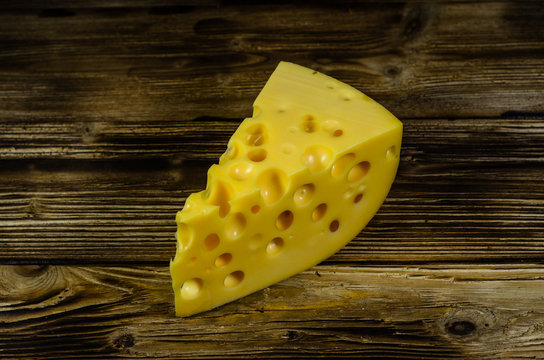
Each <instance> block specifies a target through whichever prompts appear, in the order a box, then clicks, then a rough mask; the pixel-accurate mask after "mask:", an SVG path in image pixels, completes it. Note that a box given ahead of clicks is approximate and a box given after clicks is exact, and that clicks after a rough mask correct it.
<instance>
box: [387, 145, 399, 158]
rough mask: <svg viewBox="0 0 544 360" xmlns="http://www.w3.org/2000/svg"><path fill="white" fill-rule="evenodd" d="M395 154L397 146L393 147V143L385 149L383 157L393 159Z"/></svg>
mask: <svg viewBox="0 0 544 360" xmlns="http://www.w3.org/2000/svg"><path fill="white" fill-rule="evenodd" d="M396 155H397V148H396V147H395V145H393V146H391V147H389V149H387V152H386V153H385V157H386V158H387V159H388V160H393V159H394V158H395V157H396Z"/></svg>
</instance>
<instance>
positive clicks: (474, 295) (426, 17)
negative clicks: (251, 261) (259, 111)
mask: <svg viewBox="0 0 544 360" xmlns="http://www.w3.org/2000/svg"><path fill="white" fill-rule="evenodd" d="M543 18H544V5H543V3H542V2H539V1H486V2H464V1H461V2H458V1H456V2H452V1H437V2H419V1H405V2H398V1H386V2H380V3H376V2H373V1H367V0H361V1H335V2H331V1H325V0H319V1H316V2H312V3H289V2H274V1H266V0H263V1H255V2H245V1H237V0H229V1H216V0H209V1H184V2H183V4H181V3H180V2H179V1H172V0H158V1H148V0H131V1H127V0H117V1H115V2H111V1H104V0H91V1H85V2H82V1H80V0H75V1H70V2H67V1H65V0H50V1H47V2H37V1H35V0H30V1H25V2H10V3H7V2H3V3H1V4H0V264H1V265H0V358H2V359H38V358H43V359H62V358H88V359H104V358H134V359H161V358H177V359H198V358H200V359H204V358H206V359H235V358H245V359H248V358H269V359H317V358H358V359H463V360H464V359H468V360H472V359H490V360H491V359H528V358H531V359H544V336H543V332H542V326H543V324H544V305H543V304H544V303H543V302H542V299H543V298H544V283H543V282H544V267H543V266H542V261H543V260H544V236H543V234H544V171H543V170H544V166H543V165H544V164H543V162H544V102H543V101H542V94H544V76H542V75H543V74H544V62H543V61H542V58H543V56H544V28H543V27H542V19H543ZM280 60H287V61H292V62H295V63H299V64H301V65H305V66H308V67H311V68H314V69H316V70H318V71H321V72H324V73H326V74H328V75H331V76H333V77H335V78H337V79H339V80H341V81H344V82H346V83H348V84H350V85H353V86H354V87H356V88H357V89H359V90H361V91H363V92H365V93H366V94H368V95H369V96H371V97H372V98H374V99H375V100H377V101H379V102H380V103H381V104H383V105H384V106H385V107H386V108H388V109H389V110H391V111H392V112H393V113H394V114H395V115H397V116H398V117H399V118H400V119H401V120H402V121H403V123H404V137H403V147H402V152H401V163H400V167H399V171H398V175H397V178H396V180H395V183H394V185H393V188H392V189H391V192H390V194H389V196H388V198H387V199H386V201H385V203H384V205H383V206H382V208H381V209H380V211H379V212H378V214H377V215H376V216H375V217H374V219H373V220H372V221H371V222H370V223H369V225H368V226H367V227H366V228H365V230H364V231H363V232H362V233H361V234H359V235H358V236H357V237H356V238H355V239H354V240H353V241H351V242H350V243H349V244H348V245H347V246H346V247H345V248H344V249H342V250H341V251H340V252H338V253H337V254H335V255H334V256H332V257H331V258H330V259H328V260H327V261H325V262H324V263H322V264H320V265H318V266H315V267H313V268H312V269H309V270H308V271H305V272H303V273H301V274H298V275H296V276H294V277H292V278H290V279H287V280H285V281H283V282H281V283H279V284H276V285H274V286H272V287H270V288H267V289H264V290H262V291H259V292H256V293H254V294H252V295H250V296H247V297H245V298H243V299H240V300H238V301H235V302H233V303H230V304H227V305H225V306H223V307H220V308H218V309H214V310H212V311H209V312H205V313H202V314H197V315H195V316H193V317H190V318H186V319H180V318H175V317H174V311H173V296H172V295H173V293H172V289H171V282H170V278H169V274H168V269H167V265H168V261H169V260H170V258H171V257H172V256H173V254H174V251H175V240H174V236H173V233H174V231H175V223H174V216H175V213H176V211H177V210H179V209H181V207H182V205H183V202H184V200H185V198H186V196H187V195H188V194H189V193H191V192H194V191H198V190H201V189H202V188H203V187H204V186H205V184H206V178H205V177H206V170H207V168H208V167H209V166H210V165H211V164H212V163H213V162H215V161H216V159H217V158H218V156H219V155H220V154H221V153H222V152H223V151H224V149H225V147H226V142H227V139H228V138H229V136H230V135H231V134H232V133H233V132H234V130H235V129H236V127H237V126H238V124H239V123H240V121H241V120H242V119H243V118H244V117H247V116H250V114H251V105H252V102H253V100H254V98H255V96H256V95H257V94H258V92H259V90H260V89H261V88H262V86H263V85H264V83H265V81H266V79H267V78H268V77H269V75H270V73H271V71H272V70H273V69H274V67H275V66H276V64H277V63H278V61H280Z"/></svg>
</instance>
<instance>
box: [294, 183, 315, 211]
mask: <svg viewBox="0 0 544 360" xmlns="http://www.w3.org/2000/svg"><path fill="white" fill-rule="evenodd" d="M314 192H315V185H314V184H304V185H302V186H301V187H299V188H298V189H296V190H295V193H294V194H293V201H294V203H295V205H297V206H304V205H306V204H308V203H309V202H310V201H311V200H312V197H313V196H314Z"/></svg>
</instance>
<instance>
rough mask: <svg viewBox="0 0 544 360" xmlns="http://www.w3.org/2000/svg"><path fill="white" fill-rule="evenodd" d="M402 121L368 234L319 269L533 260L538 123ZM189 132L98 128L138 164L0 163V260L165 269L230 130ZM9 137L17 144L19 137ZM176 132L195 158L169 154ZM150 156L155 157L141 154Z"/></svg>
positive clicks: (205, 124)
mask: <svg viewBox="0 0 544 360" xmlns="http://www.w3.org/2000/svg"><path fill="white" fill-rule="evenodd" d="M404 124H405V133H404V139H403V149H402V154H401V155H402V156H401V157H402V159H401V164H400V167H399V171H398V174H397V178H396V180H395V184H394V186H393V188H392V190H391V193H390V194H389V196H388V198H387V200H386V201H385V204H384V205H383V207H382V208H381V210H380V211H379V213H378V214H377V215H376V217H375V218H374V219H373V220H372V221H371V223H370V224H369V225H368V226H367V228H366V229H365V230H364V231H363V232H362V233H361V234H360V235H359V236H358V237H357V238H356V239H354V240H353V241H352V242H351V243H350V244H349V245H348V246H347V247H346V248H345V249H343V250H342V251H341V252H340V253H338V254H336V255H335V256H334V257H333V258H331V259H330V261H332V262H376V261H387V262H399V261H400V262H402V261H424V262H436V261H463V262H464V261H478V260H483V259H485V260H486V261H491V260H493V261H505V260H508V261H516V262H517V261H526V260H527V259H534V260H541V259H542V256H543V254H544V237H543V235H542V234H543V233H544V231H543V229H544V217H543V216H544V187H543V184H544V181H543V180H544V173H543V172H542V162H543V159H544V157H543V156H542V154H544V148H543V146H544V125H543V124H544V122H543V121H542V119H540V118H537V119H518V118H515V117H514V116H513V115H512V116H511V117H510V118H500V119H455V120H444V119H409V120H406V121H404ZM199 125H200V127H199V128H196V127H193V128H192V129H193V130H188V129H187V127H184V126H179V127H177V128H176V129H177V130H175V131H174V130H173V128H168V127H166V126H165V125H164V124H160V125H156V126H153V127H152V126H149V125H148V126H147V127H144V126H141V127H138V129H139V130H138V131H139V133H138V134H137V135H135V134H134V132H133V129H134V127H132V126H127V127H122V126H119V124H110V126H109V127H106V124H104V126H103V127H102V131H104V132H106V133H108V135H101V136H103V137H104V138H111V137H114V136H116V140H112V141H110V142H109V144H110V145H108V146H111V147H113V145H114V144H126V143H127V142H128V140H126V141H124V140H122V139H123V138H131V137H132V138H135V139H133V140H134V141H133V143H134V145H133V146H135V147H139V148H140V153H141V154H142V155H141V156H142V158H141V159H140V160H131V159H125V160H119V158H123V154H122V152H121V151H119V150H116V151H117V154H116V155H115V159H110V160H107V161H106V160H104V159H102V160H100V161H98V160H81V159H79V160H78V159H73V160H68V159H65V160H54V159H51V160H45V159H44V160H31V159H28V160H25V161H21V160H19V161H17V160H15V159H11V160H2V161H0V164H3V165H4V166H2V168H1V169H0V199H2V202H0V235H1V236H2V238H3V242H2V243H1V244H0V248H2V250H3V251H1V252H0V261H4V262H10V261H23V262H32V261H35V260H52V261H57V262H59V261H61V262H68V263H70V262H74V261H84V262H86V263H89V262H96V261H99V262H105V263H120V262H124V261H129V262H163V261H164V262H165V261H168V260H169V259H170V258H171V257H172V256H173V254H174V249H175V241H174V240H173V233H174V231H175V224H174V216H175V213H176V212H177V211H178V210H180V209H181V207H182V205H183V202H184V200H185V197H186V196H187V195H188V194H190V193H191V192H194V191H199V190H202V189H203V188H204V187H205V184H206V171H207V168H208V167H209V165H210V164H211V162H209V161H208V160H206V158H207V157H208V156H209V157H211V156H214V157H215V158H217V157H218V156H219V154H220V153H221V152H222V151H223V149H224V147H225V146H226V141H227V139H228V136H230V133H232V132H233V131H234V129H235V127H236V126H237V122H235V121H228V122H219V121H216V120H209V119H201V120H200V122H199ZM46 127H47V126H46ZM13 128H16V126H14V127H13ZM13 128H12V131H15V130H13ZM197 129H200V130H197ZM208 129H209V130H208ZM43 132H44V133H45V131H43ZM18 134H19V135H18V136H17V137H18V138H23V137H24V136H25V133H24V131H23V130H22V129H21V130H20V132H18ZM178 136H179V138H180V143H179V144H181V146H187V147H186V149H187V150H188V151H189V152H191V153H192V156H189V157H197V156H200V158H199V159H198V161H196V160H193V161H186V160H183V158H184V156H181V155H179V154H177V155H176V151H175V149H176V147H177V146H178V145H177V144H176V142H175V139H176V137H178ZM54 138H57V139H61V141H62V139H66V138H69V137H68V136H66V135H63V134H61V133H59V134H57V135H56V136H55V135H53V134H51V139H54ZM183 138H185V139H186V140H185V141H183V140H182V139H183ZM145 139H152V140H153V141H156V145H154V146H155V147H154V149H155V150H149V151H147V150H146V148H145V146H141V145H136V144H138V143H140V144H141V143H143V142H144V141H146V140H145ZM205 139H211V140H210V141H206V140H205ZM187 144H190V145H187ZM210 144H211V145H210ZM213 144H216V146H215V148H216V149H217V150H213V149H214V147H213ZM206 148H208V152H205V151H206ZM89 151H91V153H92V150H91V149H89ZM161 151H162V152H163V155H164V157H163V158H158V159H155V158H153V157H152V156H153V155H156V153H157V152H161ZM53 158H54V157H53ZM146 159H147V160H146ZM204 160H205V161H204ZM111 249H115V250H117V251H109V250H111ZM144 249H148V250H146V251H143V250H144Z"/></svg>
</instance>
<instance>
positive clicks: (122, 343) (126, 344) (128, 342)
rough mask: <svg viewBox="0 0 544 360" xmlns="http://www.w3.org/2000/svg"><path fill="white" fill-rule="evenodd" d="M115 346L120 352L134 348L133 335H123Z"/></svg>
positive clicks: (116, 341)
mask: <svg viewBox="0 0 544 360" xmlns="http://www.w3.org/2000/svg"><path fill="white" fill-rule="evenodd" d="M113 345H114V346H115V347H116V348H117V349H119V350H125V349H127V348H130V347H133V346H134V337H133V336H132V335H131V334H126V333H125V334H122V335H121V336H119V337H118V338H117V339H115V341H114V342H113Z"/></svg>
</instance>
